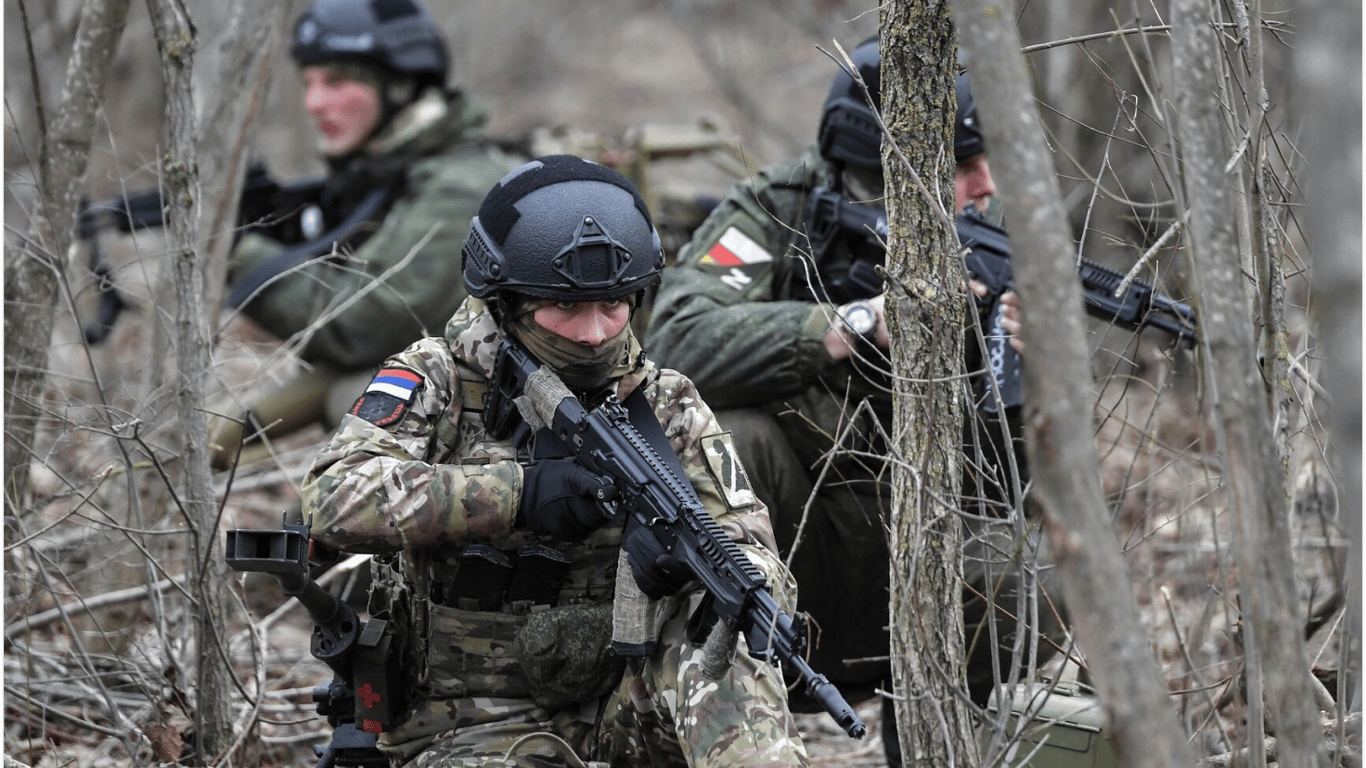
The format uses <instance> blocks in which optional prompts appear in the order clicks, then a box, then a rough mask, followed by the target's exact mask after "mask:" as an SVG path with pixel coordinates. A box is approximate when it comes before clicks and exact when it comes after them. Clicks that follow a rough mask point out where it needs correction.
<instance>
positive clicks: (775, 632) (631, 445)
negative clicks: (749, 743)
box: [484, 338, 865, 738]
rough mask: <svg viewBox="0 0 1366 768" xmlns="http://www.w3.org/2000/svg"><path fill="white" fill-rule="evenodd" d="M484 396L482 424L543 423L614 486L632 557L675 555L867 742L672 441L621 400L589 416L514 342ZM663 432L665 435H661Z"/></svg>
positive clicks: (748, 634)
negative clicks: (654, 434) (638, 421)
mask: <svg viewBox="0 0 1366 768" xmlns="http://www.w3.org/2000/svg"><path fill="white" fill-rule="evenodd" d="M524 395H525V396H524ZM487 398H488V399H487V401H486V403H485V409H484V413H485V424H486V425H487V427H488V429H489V430H490V432H491V433H492V434H494V435H495V436H497V437H507V436H508V435H509V434H511V433H512V432H513V429H514V428H518V429H521V428H523V427H525V428H527V429H530V430H531V431H537V427H539V426H540V425H536V427H533V426H532V425H531V424H529V423H527V422H533V421H536V420H539V421H540V422H542V423H543V424H544V425H545V426H546V427H548V428H549V429H550V431H551V433H552V434H554V436H555V437H557V438H558V439H559V440H560V441H561V442H562V443H563V444H564V445H565V446H567V447H568V448H569V450H570V452H571V453H572V454H573V455H574V458H575V459H576V460H577V461H578V462H579V463H580V464H581V465H583V466H584V467H585V468H587V469H589V470H591V471H593V472H595V473H597V474H599V475H601V476H604V477H607V478H610V479H611V480H612V481H613V483H614V484H615V485H616V489H617V499H616V500H614V501H609V502H604V508H605V509H606V510H607V511H608V513H609V514H611V515H612V516H613V517H614V518H615V519H617V520H618V521H620V522H621V523H622V524H623V525H624V526H625V528H626V531H627V535H626V536H625V537H624V538H623V542H622V547H623V549H625V550H626V553H627V556H628V559H633V558H643V559H644V560H645V561H647V562H653V561H654V560H655V557H656V556H657V554H658V552H659V550H660V549H662V551H663V552H664V553H666V554H667V555H669V556H672V557H673V558H674V559H675V560H676V561H677V562H678V563H679V564H680V565H681V566H682V567H683V568H685V569H686V570H687V571H688V573H690V574H691V575H692V576H693V577H695V578H696V579H697V580H698V581H700V582H701V583H702V586H703V587H704V588H705V589H706V590H707V592H708V593H709V595H710V599H711V610H712V612H714V614H715V616H716V618H717V619H719V620H720V621H721V622H723V623H724V626H725V627H726V629H728V630H730V632H731V633H740V632H743V633H744V635H745V640H746V641H747V643H748V645H749V653H750V655H751V656H754V657H755V658H758V659H763V660H766V661H768V662H770V663H772V664H775V665H776V664H779V663H782V664H786V665H788V667H789V668H791V669H793V670H795V671H796V672H797V674H798V675H799V676H800V677H801V680H802V683H803V684H804V685H805V686H806V690H807V692H808V693H809V694H810V695H811V696H812V698H814V699H815V700H816V701H819V702H820V704H821V706H822V707H824V708H825V711H826V712H829V713H830V715H831V716H832V717H833V718H834V719H835V721H836V722H837V723H839V724H840V726H841V727H842V728H844V730H845V732H847V733H848V734H849V735H850V736H853V737H854V738H863V734H864V732H865V728H864V725H863V722H862V721H861V720H860V719H859V717H858V715H857V714H855V712H854V710H853V709H852V708H851V707H850V706H849V703H848V702H846V701H845V700H844V697H843V696H842V695H841V694H840V692H839V689H837V688H836V687H835V686H834V685H833V684H832V683H831V682H830V681H829V680H827V679H826V678H825V676H824V675H819V674H817V673H816V672H815V671H814V670H813V669H811V665H810V664H808V663H807V662H806V660H805V659H804V658H802V650H803V642H804V639H805V634H806V633H805V631H804V622H802V621H801V620H800V619H797V620H794V619H793V618H792V617H791V616H789V615H788V614H787V613H785V612H784V611H783V610H782V608H780V607H779V606H778V604H777V603H776V602H775V601H774V599H773V595H772V594H771V593H770V592H769V589H768V584H767V582H766V581H765V579H764V577H763V574H762V573H761V572H760V571H759V569H758V568H757V567H755V565H754V564H753V563H752V562H750V560H749V558H748V557H746V556H745V554H744V552H742V551H741V550H740V548H739V546H737V545H736V543H735V542H734V541H732V540H731V539H730V537H728V536H727V535H726V534H725V532H724V531H723V530H722V529H721V526H720V525H718V524H717V522H716V520H715V519H713V518H712V516H711V515H710V514H709V513H708V512H707V510H706V508H705V507H703V506H702V502H701V500H700V499H699V498H698V497H697V492H696V490H695V489H694V488H693V487H692V484H691V483H690V482H689V481H688V479H687V478H686V477H683V476H681V475H680V473H681V469H682V468H681V467H679V468H678V469H677V470H675V469H673V468H672V467H673V466H674V465H677V463H678V460H677V457H676V456H674V455H673V453H672V451H671V450H670V449H669V447H668V441H667V438H666V439H664V441H663V445H662V446H661V447H659V448H657V447H656V443H657V442H658V441H657V439H656V438H651V437H647V436H646V435H644V434H642V433H641V431H640V430H639V429H638V428H637V427H636V426H635V424H633V423H632V421H633V420H632V419H631V414H630V412H628V410H627V408H626V406H625V405H623V404H622V403H621V402H620V401H619V400H618V399H617V398H616V396H615V395H613V396H609V397H608V398H607V400H606V402H604V403H603V404H602V405H601V406H599V407H597V408H595V409H594V410H593V411H591V412H590V411H588V410H587V409H585V408H584V407H583V404H582V403H580V402H579V400H578V398H576V397H574V395H573V394H572V393H571V392H570V391H569V389H568V388H567V387H565V385H564V384H563V382H561V381H560V380H559V377H557V376H556V375H555V374H554V373H553V372H550V370H549V369H547V368H542V367H541V364H540V363H539V362H537V361H536V359H535V358H533V357H532V356H531V354H530V353H528V352H527V351H526V350H525V349H523V348H522V347H521V345H520V344H517V343H515V342H513V341H512V340H511V339H508V338H504V339H503V341H502V343H501V345H500V346H499V348H498V357H497V360H496V362H495V363H494V372H493V381H492V382H491V386H490V388H489V393H488V396H487ZM631 399H640V398H638V397H637V398H628V401H629V400H631ZM514 404H515V408H516V410H514ZM644 410H645V411H647V412H648V413H646V414H644V416H643V418H645V419H653V418H654V415H653V412H652V411H650V409H649V408H648V404H647V405H646V406H645V408H644ZM517 412H520V413H521V415H522V420H521V421H520V422H519V421H518V420H517V419H516V416H515V414H516V413H517ZM638 418H640V417H638ZM656 426H657V424H656ZM658 432H659V435H658V437H661V438H662V437H663V432H662V430H658ZM663 451H669V455H668V456H665V455H664V453H663ZM637 527H639V528H643V529H645V530H646V531H648V533H649V534H651V535H652V537H653V542H652V543H653V544H654V546H651V547H649V548H648V550H647V549H645V548H644V547H643V542H642V541H641V540H638V539H636V537H635V536H634V535H632V532H633V531H635V530H636V528H637ZM731 636H732V637H733V636H734V635H733V634H732V635H731ZM725 658H727V659H728V658H729V657H728V656H726V657H725ZM706 666H707V665H706V664H704V668H705V667H706Z"/></svg>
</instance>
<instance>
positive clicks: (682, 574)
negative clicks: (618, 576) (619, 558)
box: [621, 520, 692, 600]
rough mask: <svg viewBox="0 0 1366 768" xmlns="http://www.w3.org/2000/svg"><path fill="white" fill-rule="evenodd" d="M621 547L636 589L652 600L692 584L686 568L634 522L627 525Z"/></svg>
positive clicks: (646, 530) (649, 532)
mask: <svg viewBox="0 0 1366 768" xmlns="http://www.w3.org/2000/svg"><path fill="white" fill-rule="evenodd" d="M621 546H623V547H625V548H626V562H628V563H630V564H631V574H632V575H633V576H635V577H636V586H638V587H640V591H641V592H644V593H645V596H646V597H649V598H650V599H652V600H658V599H659V598H661V597H667V596H669V595H672V594H675V593H677V592H678V590H680V589H682V587H683V585H684V584H687V583H688V582H689V581H691V580H692V574H691V573H690V572H689V571H688V568H687V566H685V565H683V564H682V563H681V562H679V561H678V558H676V557H674V556H673V555H671V554H669V553H668V552H666V551H664V545H662V544H660V543H659V539H657V538H655V535H654V533H652V532H651V531H650V529H649V528H646V527H645V526H643V525H640V524H638V523H636V522H635V521H634V520H633V521H632V522H630V523H628V524H627V526H626V536H625V537H624V538H623V539H622V541H621Z"/></svg>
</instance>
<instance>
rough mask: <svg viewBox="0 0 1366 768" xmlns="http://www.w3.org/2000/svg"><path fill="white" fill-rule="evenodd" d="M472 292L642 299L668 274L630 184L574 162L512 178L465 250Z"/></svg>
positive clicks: (473, 227) (543, 161) (557, 158)
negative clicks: (640, 295)
mask: <svg viewBox="0 0 1366 768" xmlns="http://www.w3.org/2000/svg"><path fill="white" fill-rule="evenodd" d="M462 257H463V259H464V263H463V269H464V275H465V288H466V290H468V291H469V293H470V295H471V296H474V297H476V298H480V299H486V298H489V297H491V296H495V295H496V294H500V293H503V292H512V293H519V294H522V295H525V296H533V297H537V298H547V299H554V300H556V301H606V300H610V299H619V298H623V297H626V296H630V295H633V294H636V293H639V292H640V291H643V290H644V289H645V288H646V287H647V286H648V285H650V283H652V282H654V281H655V280H657V279H658V277H659V272H660V270H661V269H663V268H664V251H663V249H662V248H661V247H660V241H659V234H658V233H657V232H656V231H655V228H654V223H653V222H652V220H651V219H650V212H649V211H648V210H647V209H646V207H645V200H644V199H643V198H642V197H641V196H640V193H639V192H638V191H636V188H635V186H634V185H632V184H631V182H630V181H629V180H628V179H627V178H626V177H625V176H622V175H621V174H619V173H617V172H616V171H613V170H611V169H609V168H606V167H604V166H601V165H598V164H596V163H592V162H589V161H587V160H584V159H582V158H579V157H575V156H573V155H549V156H546V157H540V158H537V159H535V160H532V161H531V162H529V163H526V164H524V165H522V166H520V167H518V168H515V169H513V171H512V172H511V173H509V174H508V175H507V176H505V177H503V179H502V180H501V181H499V182H498V184H497V185H495V186H494V188H493V189H492V190H490V191H489V193H488V195H487V196H485V198H484V202H483V203H482V204H481V205H480V206H479V215H478V216H475V217H474V219H473V220H472V221H471V222H470V234H469V237H467V238H466V239H465V246H464V248H463V249H462Z"/></svg>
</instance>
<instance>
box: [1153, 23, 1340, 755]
mask: <svg viewBox="0 0 1366 768" xmlns="http://www.w3.org/2000/svg"><path fill="white" fill-rule="evenodd" d="M1210 12H1211V7H1210V4H1209V3H1208V2H1205V0H1174V2H1173V3H1172V27H1173V29H1172V38H1173V43H1172V68H1173V69H1174V70H1175V71H1177V72H1181V73H1183V75H1184V76H1183V77H1180V78H1177V79H1176V81H1177V82H1176V88H1177V102H1176V106H1177V127H1178V136H1179V137H1180V140H1181V160H1182V169H1183V182H1184V185H1185V189H1186V199H1187V202H1188V204H1189V206H1190V212H1189V215H1188V225H1187V231H1188V232H1189V246H1188V252H1189V253H1190V257H1191V262H1192V263H1191V268H1192V273H1193V274H1194V275H1195V281H1196V289H1197V290H1196V295H1198V296H1199V297H1200V326H1201V341H1202V347H1203V351H1204V361H1205V368H1206V376H1207V379H1208V381H1209V382H1210V383H1211V390H1212V395H1213V400H1214V408H1215V410H1216V414H1215V417H1216V418H1215V419H1214V422H1215V423H1214V426H1215V434H1216V436H1217V439H1218V442H1219V456H1220V457H1221V458H1222V459H1223V461H1224V463H1225V467H1224V470H1225V471H1224V483H1225V486H1224V487H1225V489H1226V493H1227V497H1228V504H1229V508H1230V509H1231V510H1232V511H1233V513H1234V515H1235V518H1236V521H1237V522H1236V527H1235V530H1236V532H1237V541H1236V550H1237V562H1238V568H1239V578H1238V583H1239V592H1240V595H1239V598H1240V599H1239V606H1240V608H1241V610H1242V611H1243V616H1244V621H1243V646H1244V649H1245V655H1246V661H1245V668H1246V670H1247V689H1248V717H1249V723H1248V726H1249V729H1250V732H1249V733H1248V741H1249V746H1250V747H1251V748H1252V750H1253V757H1252V760H1253V763H1254V764H1261V763H1262V762H1264V761H1265V755H1264V754H1262V753H1261V752H1262V751H1261V748H1260V745H1261V743H1262V741H1263V739H1262V732H1261V728H1262V723H1261V722H1260V718H1259V715H1260V712H1261V704H1262V702H1263V701H1264V702H1265V703H1266V705H1267V706H1268V707H1269V708H1270V709H1271V713H1272V715H1273V716H1274V718H1275V723H1276V734H1277V737H1278V744H1279V748H1280V754H1279V756H1278V757H1279V762H1280V764H1281V765H1282V766H1293V767H1295V768H1299V767H1300V766H1305V767H1307V766H1311V765H1313V764H1314V750H1315V745H1316V744H1317V743H1318V742H1319V740H1320V739H1319V736H1318V729H1319V725H1318V718H1317V717H1316V711H1315V709H1314V705H1313V701H1314V700H1313V692H1312V690H1311V689H1310V682H1309V664H1308V659H1307V656H1306V655H1305V650H1304V639H1303V629H1302V627H1301V623H1300V621H1299V620H1298V618H1297V614H1298V606H1299V598H1298V595H1297V593H1296V589H1295V562H1294V556H1293V553H1292V552H1291V549H1290V544H1291V537H1290V530H1289V525H1288V517H1289V515H1288V514H1287V512H1288V510H1287V508H1286V503H1285V483H1284V477H1285V475H1284V473H1283V472H1282V471H1281V465H1280V460H1279V457H1278V456H1277V453H1276V443H1275V440H1274V435H1273V434H1272V431H1271V427H1270V418H1269V413H1268V408H1267V403H1266V395H1265V390H1264V389H1263V387H1262V383H1261V373H1260V371H1259V370H1258V368H1257V364H1256V359H1257V358H1256V346H1255V344H1254V342H1253V339H1252V337H1251V334H1250V332H1249V323H1248V319H1247V310H1246V307H1247V302H1246V298H1245V296H1246V294H1245V292H1244V287H1243V280H1242V274H1241V270H1240V263H1239V255H1238V247H1237V245H1238V240H1237V235H1236V233H1235V232H1234V228H1233V223H1232V218H1231V216H1230V214H1231V212H1232V210H1233V208H1232V200H1231V199H1230V196H1229V194H1228V183H1227V179H1226V174H1225V172H1224V170H1223V169H1224V164H1225V163H1226V162H1227V158H1228V157H1229V150H1228V147H1227V145H1226V143H1225V142H1224V140H1223V139H1224V133H1223V126H1222V118H1221V116H1220V115H1219V113H1218V111H1217V110H1218V107H1219V101H1218V100H1217V99H1216V98H1214V92H1215V84H1216V82H1217V80H1216V69H1215V63H1214V56H1215V55H1216V53H1217V52H1218V51H1219V44H1218V41H1217V39H1216V37H1215V35H1216V31H1215V29H1214V28H1213V26H1212V25H1211V23H1210V21H1211V18H1210ZM1253 34H1257V33H1255V32H1254V33H1253Z"/></svg>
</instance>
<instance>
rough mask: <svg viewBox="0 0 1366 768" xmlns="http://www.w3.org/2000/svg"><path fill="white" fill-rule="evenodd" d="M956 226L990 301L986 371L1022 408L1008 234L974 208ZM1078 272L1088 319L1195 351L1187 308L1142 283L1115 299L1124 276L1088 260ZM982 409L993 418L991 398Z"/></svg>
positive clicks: (982, 301)
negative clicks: (1007, 325) (1161, 336)
mask: <svg viewBox="0 0 1366 768" xmlns="http://www.w3.org/2000/svg"><path fill="white" fill-rule="evenodd" d="M957 226H958V242H960V243H962V244H963V245H964V246H965V247H967V248H968V249H969V250H970V252H969V254H968V255H967V257H966V259H965V261H966V266H967V269H968V272H969V273H970V274H971V275H972V277H973V278H975V279H977V280H979V281H980V282H982V283H983V284H985V285H986V286H987V295H986V296H985V297H982V298H979V299H978V303H979V306H982V307H988V309H987V316H986V324H987V327H986V328H985V329H984V330H985V333H984V335H985V336H986V343H987V368H988V370H990V371H991V374H992V377H993V378H994V379H995V380H996V383H997V385H998V386H999V388H1000V390H1001V399H1002V401H1003V404H1004V405H1005V406H1006V407H1011V406H1015V405H1020V404H1021V403H1022V402H1023V395H1022V392H1021V389H1022V383H1023V378H1022V375H1021V373H1020V356H1019V353H1017V352H1016V351H1015V350H1014V349H1013V348H1012V347H1011V346H1010V344H1009V334H1007V333H1005V331H1004V330H1003V329H1002V328H1001V323H1000V320H1001V315H1002V309H1001V304H1000V301H999V300H1000V297H1001V294H1003V293H1005V292H1006V291H1008V290H1010V289H1011V288H1012V287H1013V275H1014V272H1013V270H1012V268H1011V264H1010V240H1009V238H1008V236H1007V235H1006V231H1005V230H1004V229H1002V228H1001V227H998V226H996V225H995V224H992V223H991V222H990V221H987V219H986V218H985V217H983V216H982V214H981V213H979V212H978V211H977V210H976V209H975V208H969V209H968V210H967V211H965V212H964V213H961V214H959V215H958V219H957ZM1077 272H1078V276H1079V277H1080V278H1081V290H1082V296H1083V297H1084V298H1085V300H1086V312H1087V314H1089V315H1091V316H1092V317H1094V318H1096V319H1098V320H1104V321H1106V322H1109V323H1113V324H1115V325H1117V326H1119V327H1121V328H1126V329H1128V330H1133V331H1137V330H1140V329H1142V328H1144V327H1151V328H1156V329H1158V330H1161V331H1163V332H1164V333H1166V334H1168V335H1169V336H1171V337H1172V339H1173V340H1174V341H1175V342H1176V343H1177V344H1180V345H1181V346H1183V347H1185V348H1186V349H1192V348H1194V346H1195V332H1196V318H1195V310H1194V309H1192V308H1191V307H1190V306H1189V305H1187V304H1184V303H1182V302H1179V301H1176V300H1175V299H1172V298H1170V297H1168V296H1165V295H1163V294H1162V293H1159V292H1158V291H1157V290H1155V289H1154V288H1153V287H1152V286H1150V285H1148V284H1147V283H1144V282H1143V281H1141V280H1133V281H1131V282H1130V284H1129V286H1128V287H1127V288H1126V289H1125V290H1124V292H1123V293H1122V294H1120V295H1118V296H1116V295H1115V291H1116V290H1117V289H1118V288H1119V287H1120V285H1122V284H1123V282H1124V276H1123V275H1121V274H1120V273H1118V272H1115V271H1114V270H1111V269H1107V268H1105V267H1102V266H1100V265H1099V264H1094V263H1092V262H1089V261H1086V260H1085V259H1083V260H1081V263H1080V265H1079V266H1078V269H1077ZM983 407H984V409H985V410H986V411H987V412H988V413H995V412H996V401H995V398H994V397H989V398H987V399H986V403H985V405H984V406H983Z"/></svg>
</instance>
